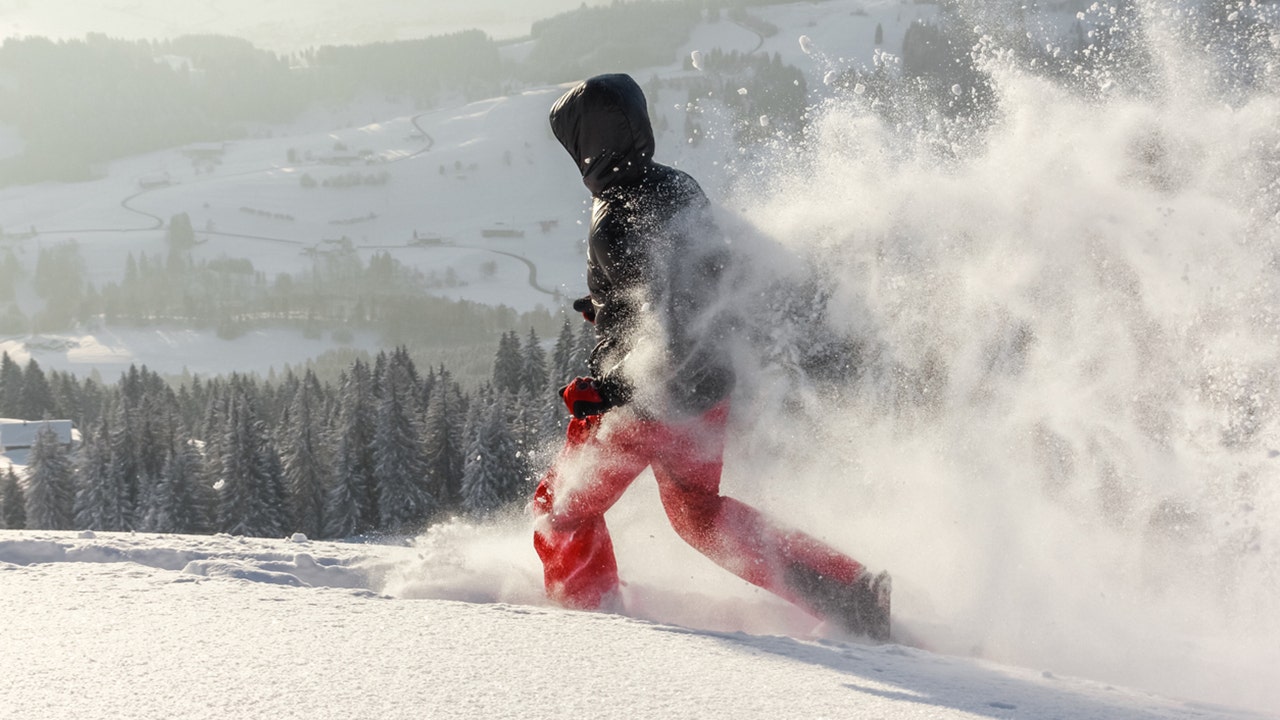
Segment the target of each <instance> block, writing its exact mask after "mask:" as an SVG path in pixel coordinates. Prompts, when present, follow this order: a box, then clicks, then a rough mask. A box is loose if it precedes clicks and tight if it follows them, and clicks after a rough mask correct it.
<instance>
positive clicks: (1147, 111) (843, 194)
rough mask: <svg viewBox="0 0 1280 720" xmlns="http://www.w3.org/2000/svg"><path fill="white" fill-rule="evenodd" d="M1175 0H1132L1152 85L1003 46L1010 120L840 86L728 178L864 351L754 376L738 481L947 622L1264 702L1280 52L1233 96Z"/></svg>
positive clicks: (1166, 686)
mask: <svg viewBox="0 0 1280 720" xmlns="http://www.w3.org/2000/svg"><path fill="white" fill-rule="evenodd" d="M1142 7H1143V9H1144V11H1145V10H1146V6H1142ZM1179 17H1180V16H1179V15H1177V14H1176V13H1169V12H1149V13H1148V12H1144V13H1143V16H1142V18H1143V20H1144V23H1145V25H1144V28H1145V30H1146V33H1145V35H1144V36H1143V37H1144V38H1145V39H1144V42H1145V43H1146V44H1147V45H1148V48H1147V49H1148V50H1149V51H1150V52H1151V54H1152V56H1153V58H1154V63H1155V65H1156V67H1157V74H1158V75H1159V76H1160V77H1162V78H1163V80H1162V81H1161V80H1157V82H1156V89H1155V90H1154V91H1150V92H1148V93H1146V94H1125V93H1123V92H1121V91H1119V90H1117V89H1116V88H1118V87H1121V86H1122V85H1121V84H1120V83H1118V82H1117V81H1118V80H1120V78H1119V77H1117V76H1115V75H1114V74H1112V73H1111V72H1110V71H1108V72H1103V73H1100V74H1099V75H1098V77H1097V83H1096V84H1097V87H1098V91H1099V92H1098V93H1097V95H1098V96H1099V97H1100V99H1091V98H1086V97H1084V95H1085V94H1083V93H1073V92H1070V91H1068V90H1066V89H1063V88H1062V87H1061V86H1060V85H1058V84H1055V83H1053V82H1051V81H1048V80H1045V79H1043V78H1041V77H1037V76H1035V75H1032V74H1030V73H1027V72H1024V71H1023V70H1022V69H1021V68H1019V67H1018V66H1016V65H1015V64H1014V63H1013V62H1012V61H1010V60H1008V58H1007V57H1006V56H1002V55H998V54H997V53H995V52H992V53H990V54H989V56H988V57H989V58H996V57H1000V58H1001V59H1000V60H996V59H989V60H988V61H987V62H988V64H987V69H988V71H989V72H991V73H992V74H993V77H994V83H995V88H996V92H997V97H998V104H999V108H1000V112H1001V115H1000V117H999V119H998V120H996V122H995V123H994V124H993V126H992V127H990V128H989V129H987V130H985V131H982V132H977V133H965V132H960V133H957V132H955V129H956V128H955V127H954V126H949V125H948V124H947V123H946V122H944V121H942V120H941V119H939V120H938V121H937V122H936V123H935V124H933V125H932V126H926V127H923V128H922V129H918V130H914V131H903V130H902V129H901V128H895V127H892V126H889V125H888V124H886V123H885V122H884V121H883V120H881V119H880V118H879V117H878V116H876V115H875V114H873V113H872V112H870V108H869V106H868V103H867V101H866V100H865V99H864V98H862V97H860V96H855V97H851V98H844V99H840V100H836V101H830V102H828V103H826V104H825V105H823V107H822V108H821V109H819V110H818V111H816V112H815V113H814V115H813V119H812V124H811V126H810V128H809V132H808V135H807V137H806V139H805V141H803V142H801V143H781V142H780V145H781V147H780V148H779V150H780V152H779V153H778V158H779V159H778V160H777V161H774V162H767V163H765V164H764V166H763V167H762V168H761V170H760V171H759V173H758V174H757V175H756V176H755V177H754V178H751V179H748V180H746V181H744V182H741V183H740V184H739V186H738V188H739V189H738V190H737V192H736V194H735V195H734V196H733V197H732V198H731V200H730V202H729V203H727V204H728V205H729V206H730V207H733V208H741V209H742V215H743V218H742V220H743V221H744V222H745V223H746V224H747V226H748V227H749V228H752V229H753V231H754V232H756V233H758V234H759V235H760V236H761V237H762V238H764V239H765V240H767V241H768V242H771V243H774V244H776V245H777V246H778V247H776V248H773V249H772V250H770V252H771V253H772V255H771V256H770V257H771V258H772V257H774V256H776V255H777V254H778V253H779V252H783V253H786V252H789V253H791V254H793V255H794V256H795V257H798V258H802V259H803V258H808V259H810V260H812V261H813V262H811V263H810V265H808V266H807V267H811V268H812V269H811V270H810V272H811V273H813V274H814V275H815V277H816V279H817V281H818V282H819V283H820V284H822V285H823V286H824V287H825V288H827V295H828V298H829V302H828V304H827V315H826V317H825V323H826V330H828V331H830V332H831V333H833V334H835V335H839V336H844V337H849V338H853V339H855V340H856V351H855V352H853V353H852V354H850V355H849V356H848V360H849V365H850V367H849V368H848V372H847V373H846V375H845V377H844V378H843V379H842V380H841V381H839V382H834V383H825V384H820V383H799V384H797V383H796V382H795V381H794V380H793V381H792V384H791V385H786V384H781V385H779V384H777V383H776V382H774V383H773V385H772V387H774V388H785V392H779V391H778V390H776V389H775V390H772V391H770V390H768V389H767V388H769V387H771V385H770V383H771V382H772V381H773V380H776V378H772V377H769V378H760V379H758V380H757V381H756V382H755V383H753V388H754V389H755V394H754V397H751V396H748V397H746V398H743V399H742V401H743V402H747V403H750V404H749V410H747V411H745V412H740V413H739V415H740V420H741V423H740V426H739V436H738V437H739V443H738V447H737V455H736V457H735V456H734V453H733V452H732V451H731V459H730V463H731V465H732V466H731V467H729V468H727V470H726V483H725V484H726V489H730V488H733V489H735V491H736V492H739V493H740V494H741V495H743V496H744V497H747V498H749V499H752V500H755V501H757V502H759V503H760V504H761V505H764V506H767V507H769V508H771V509H773V510H774V511H776V512H778V513H780V514H782V515H783V516H784V517H785V518H786V519H788V520H789V521H791V522H792V523H793V524H795V525H798V526H801V527H805V528H808V529H814V530H817V531H819V532H820V533H821V534H823V535H824V536H825V537H827V538H829V539H831V540H832V541H833V542H834V543H835V544H836V545H838V546H839V547H841V548H845V549H848V550H849V551H850V552H851V553H852V554H853V555H855V556H856V557H858V558H859V559H860V560H863V561H865V562H867V563H868V564H870V565H872V566H873V567H877V568H879V567H884V568H888V569H890V570H891V571H892V572H893V573H894V576H895V581H896V582H897V585H896V587H897V588H898V589H899V591H898V593H897V595H896V597H895V603H896V604H895V612H896V613H897V614H898V617H899V618H900V619H902V620H903V621H904V622H906V623H912V622H919V623H921V624H922V625H924V626H935V630H934V632H935V633H941V635H940V636H939V638H940V639H939V642H942V639H941V638H942V637H943V636H945V638H946V640H945V642H946V643H947V644H948V646H949V647H953V648H977V649H979V651H980V652H981V653H982V654H983V655H985V656H988V657H993V658H998V659H1001V660H1006V661H1012V662H1017V663H1020V664H1027V665H1039V666H1043V667H1050V668H1054V669H1060V670H1062V671H1066V672H1074V673H1079V674H1084V675H1089V676H1093V677H1106V678H1108V679H1115V680H1117V681H1120V682H1129V683H1137V684H1143V685H1146V686H1148V687H1152V688H1155V689H1158V690H1161V691H1164V692H1182V693H1191V694H1196V695H1199V696H1203V697H1218V698H1223V699H1226V698H1236V699H1240V698H1246V699H1248V701H1250V702H1253V703H1257V704H1269V705H1275V704H1276V703H1277V701H1280V697H1278V696H1277V694H1276V693H1277V691H1276V689H1275V688H1274V683H1273V682H1271V681H1272V678H1270V677H1268V676H1267V675H1268V673H1267V671H1266V670H1265V669H1266V668H1272V669H1273V668H1275V667H1280V650H1277V645H1276V643H1275V642H1274V640H1275V638H1276V637H1280V595H1277V593H1276V592H1275V589H1276V588H1277V587H1280V532H1278V531H1277V527H1278V526H1277V522H1276V521H1277V519H1278V518H1280V486H1277V484H1276V483H1275V481H1274V480H1275V477H1276V476H1277V473H1278V472H1280V458H1278V457H1277V455H1280V452H1278V451H1280V424H1278V423H1277V409H1280V405H1278V404H1277V403H1278V401H1280V398H1277V397H1276V395H1275V393H1276V388H1277V381H1278V380H1280V349H1278V348H1280V343H1278V342H1277V340H1278V339H1280V276H1278V275H1277V269H1278V268H1277V264H1276V258H1277V257H1280V255H1278V254H1277V253H1278V252H1280V212H1278V211H1280V126H1277V125H1276V123H1275V118H1276V117H1280V94H1278V93H1277V92H1276V90H1277V87H1278V86H1277V80H1278V79H1280V78H1277V76H1276V74H1275V73H1276V69H1277V68H1278V67H1280V65H1277V64H1276V63H1275V57H1274V52H1273V53H1272V57H1271V64H1270V65H1266V64H1261V65H1262V66H1263V67H1266V68H1270V70H1269V71H1268V72H1270V73H1271V75H1269V76H1267V75H1265V74H1264V75H1263V76H1261V77H1259V78H1258V79H1257V81H1256V83H1255V84H1254V86H1253V87H1252V88H1250V89H1249V90H1247V91H1236V92H1235V93H1234V95H1233V96H1232V97H1231V98H1230V101H1231V102H1230V104H1227V103H1224V102H1223V94H1224V93H1223V91H1222V88H1221V87H1220V86H1218V85H1217V84H1216V83H1217V82H1218V80H1219V76H1215V75H1213V74H1211V73H1207V72H1204V71H1203V69H1202V68H1204V67H1207V66H1211V65H1212V64H1213V60H1212V59H1207V58H1204V57H1201V56H1200V55H1198V54H1197V53H1198V50H1197V48H1198V44H1196V43H1194V42H1193V41H1192V40H1191V34H1190V32H1189V31H1185V30H1184V29H1182V28H1181V26H1180V25H1179V24H1178V23H1179ZM960 90H962V89H960V88H959V87H958V86H957V87H956V88H953V89H952V92H953V94H957V95H958V94H960V92H959V91H960ZM966 137H968V138H973V137H976V138H978V139H976V140H968V141H966V140H958V139H957V138H966ZM757 244H759V242H757ZM779 248H780V249H781V250H780V249H779ZM760 264H761V263H757V265H760ZM765 264H766V265H767V264H768V263H767V262H766V263H765ZM759 292H760V287H758V286H751V285H747V286H744V290H743V295H742V296H740V298H739V300H740V301H742V302H747V301H748V298H749V296H750V295H752V294H758V293H759ZM759 357H760V353H759V352H758V348H757V349H756V351H754V352H752V353H750V354H749V355H748V356H747V357H744V362H743V365H744V366H746V367H750V366H751V364H752V362H755V361H757V360H758V359H759ZM760 372H762V373H768V372H771V371H770V370H768V368H767V367H765V366H763V365H762V366H761V370H760ZM939 627H941V628H946V629H945V631H943V630H938V629H937V628H939ZM1260 669H1261V670H1260Z"/></svg>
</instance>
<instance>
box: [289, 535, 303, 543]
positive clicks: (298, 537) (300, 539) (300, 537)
mask: <svg viewBox="0 0 1280 720" xmlns="http://www.w3.org/2000/svg"><path fill="white" fill-rule="evenodd" d="M289 542H295V543H304V542H307V536H306V533H300V532H296V533H294V534H293V535H290V536H289Z"/></svg>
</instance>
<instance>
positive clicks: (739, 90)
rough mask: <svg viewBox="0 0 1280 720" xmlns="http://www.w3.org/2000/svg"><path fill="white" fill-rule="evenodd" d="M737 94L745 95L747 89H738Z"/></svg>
mask: <svg viewBox="0 0 1280 720" xmlns="http://www.w3.org/2000/svg"><path fill="white" fill-rule="evenodd" d="M738 94H739V95H746V94H747V89H746V88H738Z"/></svg>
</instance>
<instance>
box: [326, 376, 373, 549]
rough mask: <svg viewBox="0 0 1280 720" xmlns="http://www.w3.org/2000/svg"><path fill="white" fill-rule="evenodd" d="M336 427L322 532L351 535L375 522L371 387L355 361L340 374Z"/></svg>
mask: <svg viewBox="0 0 1280 720" xmlns="http://www.w3.org/2000/svg"><path fill="white" fill-rule="evenodd" d="M339 393H340V394H339V402H340V406H341V411H340V416H339V418H338V427H337V429H336V435H337V443H336V452H335V458H334V479H333V485H332V487H331V488H330V490H329V496H328V499H327V503H326V505H325V533H326V535H328V536H329V537H339V538H343V537H351V536H353V535H359V534H361V533H365V532H368V531H370V530H372V529H374V527H375V526H376V524H377V512H378V508H377V494H376V493H377V481H376V476H375V474H374V461H373V419H374V415H373V390H372V387H371V379H370V377H369V371H368V367H367V366H366V365H365V364H364V363H361V362H356V363H355V364H354V365H353V366H352V367H351V371H350V372H348V373H346V374H344V375H343V377H342V381H341V387H340V390H339Z"/></svg>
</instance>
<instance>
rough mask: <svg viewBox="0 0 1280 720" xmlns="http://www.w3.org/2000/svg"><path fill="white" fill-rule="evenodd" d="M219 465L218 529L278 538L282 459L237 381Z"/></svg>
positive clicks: (281, 530)
mask: <svg viewBox="0 0 1280 720" xmlns="http://www.w3.org/2000/svg"><path fill="white" fill-rule="evenodd" d="M229 395H230V397H229V398H228V399H227V406H226V416H225V417H226V421H225V427H224V428H223V431H222V433H221V435H222V437H223V442H222V443H221V447H220V455H221V461H220V462H219V463H218V465H219V467H218V469H219V472H220V476H219V477H218V485H217V489H218V529H219V530H220V531H221V532H225V533H230V534H232V535H250V536H255V537H278V536H280V535H282V534H283V533H284V528H285V524H286V518H285V507H284V495H285V493H284V478H283V472H282V469H281V467H280V458H279V455H278V454H277V453H276V451H275V447H274V445H273V444H272V443H271V442H270V439H269V437H268V436H267V433H266V427H265V426H264V424H263V423H262V421H261V420H260V419H259V416H258V410H257V408H256V407H255V406H254V403H253V401H252V400H251V398H250V397H249V394H248V389H247V387H246V383H245V382H244V381H243V380H241V381H239V382H237V381H236V380H235V379H233V381H232V387H231V389H230V391H229Z"/></svg>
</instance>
